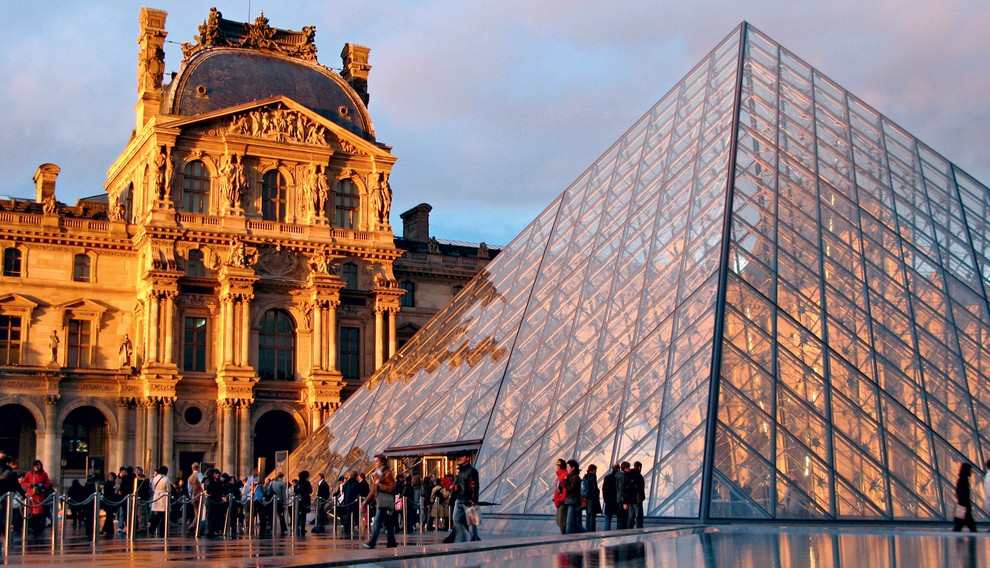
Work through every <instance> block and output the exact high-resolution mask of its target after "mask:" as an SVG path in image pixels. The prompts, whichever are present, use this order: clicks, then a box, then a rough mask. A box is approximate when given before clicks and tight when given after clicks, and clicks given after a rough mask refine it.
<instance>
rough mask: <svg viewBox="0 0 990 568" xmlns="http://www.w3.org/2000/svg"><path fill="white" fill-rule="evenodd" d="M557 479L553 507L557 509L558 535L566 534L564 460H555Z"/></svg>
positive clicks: (565, 471)
mask: <svg viewBox="0 0 990 568" xmlns="http://www.w3.org/2000/svg"><path fill="white" fill-rule="evenodd" d="M556 475H557V479H556V482H555V483H554V485H553V506H554V507H556V508H557V527H559V528H560V534H567V507H566V506H564V497H565V493H566V491H565V490H564V479H566V478H567V462H566V461H564V458H560V459H558V460H557V474H556Z"/></svg>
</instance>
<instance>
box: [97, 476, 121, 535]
mask: <svg viewBox="0 0 990 568" xmlns="http://www.w3.org/2000/svg"><path fill="white" fill-rule="evenodd" d="M117 501H120V494H118V493H117V474H115V473H114V472H112V471H111V472H110V473H109V474H107V480H106V481H105V482H104V483H103V505H102V506H103V512H104V514H105V517H104V520H103V528H102V529H101V530H100V534H102V535H103V536H105V537H107V538H113V516H114V514H115V513H116V512H117V506H116V505H111V504H110V503H116V502H117Z"/></svg>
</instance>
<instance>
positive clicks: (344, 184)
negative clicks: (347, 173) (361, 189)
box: [333, 179, 361, 229]
mask: <svg viewBox="0 0 990 568" xmlns="http://www.w3.org/2000/svg"><path fill="white" fill-rule="evenodd" d="M333 194H334V200H333V207H334V210H333V215H334V217H333V224H334V226H336V227H340V228H341V229H354V228H356V227H357V223H358V205H359V204H360V203H361V198H360V197H358V194H357V189H356V188H355V187H354V182H352V181H351V180H349V179H342V180H340V181H339V182H337V189H336V190H335V191H334V192H333Z"/></svg>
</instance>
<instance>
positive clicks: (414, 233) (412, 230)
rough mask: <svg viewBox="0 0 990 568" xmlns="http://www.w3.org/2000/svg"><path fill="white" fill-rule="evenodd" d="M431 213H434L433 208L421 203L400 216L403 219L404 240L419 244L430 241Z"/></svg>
mask: <svg viewBox="0 0 990 568" xmlns="http://www.w3.org/2000/svg"><path fill="white" fill-rule="evenodd" d="M430 211H433V207H430V204H429V203H420V204H419V205H417V206H415V207H413V208H412V209H410V210H409V211H406V212H405V213H403V214H402V215H399V217H400V218H401V219H402V238H403V239H406V240H407V241H414V242H417V243H425V242H427V241H429V240H430Z"/></svg>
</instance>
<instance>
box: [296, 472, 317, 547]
mask: <svg viewBox="0 0 990 568" xmlns="http://www.w3.org/2000/svg"><path fill="white" fill-rule="evenodd" d="M312 496H313V484H312V483H310V482H309V472H308V471H306V470H303V471H300V472H299V481H298V482H296V498H297V499H298V501H297V503H298V504H299V509H298V511H296V513H297V515H296V519H295V526H294V527H293V528H294V529H295V531H296V536H305V535H306V513H308V512H309V508H310V506H311V505H312V504H313V497H312Z"/></svg>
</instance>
